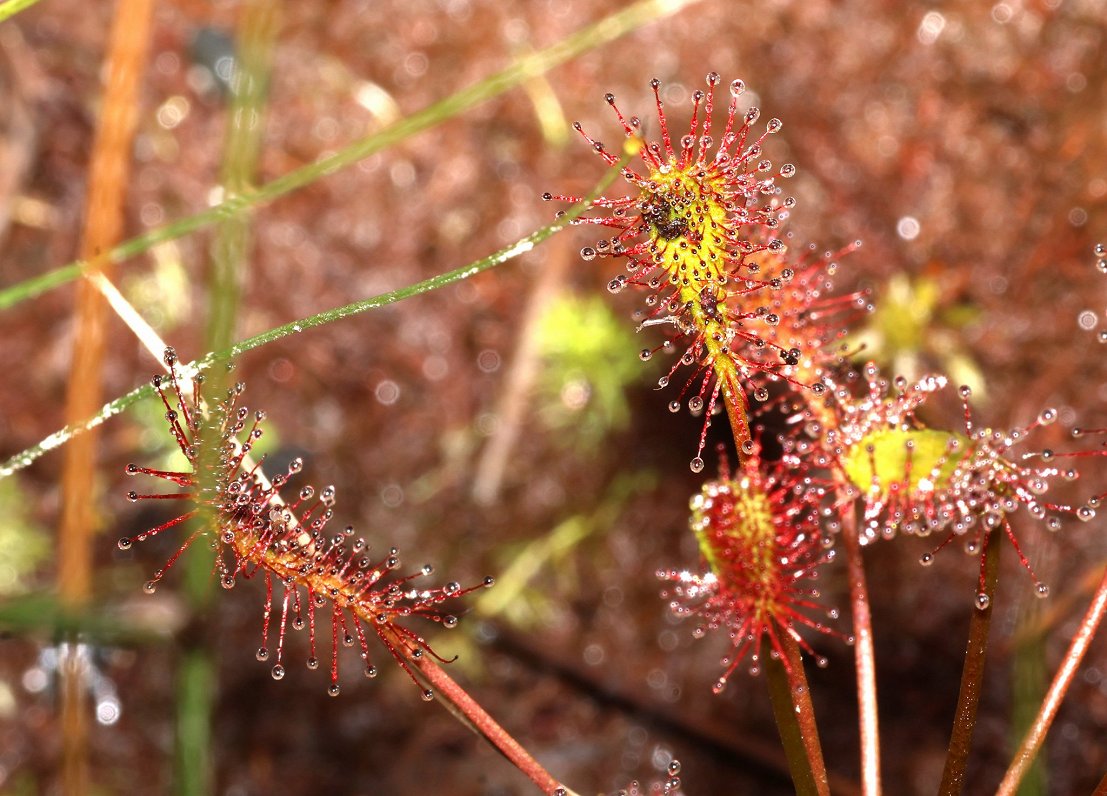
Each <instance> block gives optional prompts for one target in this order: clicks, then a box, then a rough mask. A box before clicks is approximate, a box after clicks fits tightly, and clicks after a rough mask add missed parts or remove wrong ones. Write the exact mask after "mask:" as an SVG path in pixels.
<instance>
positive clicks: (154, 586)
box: [142, 509, 1094, 594]
mask: <svg viewBox="0 0 1107 796" xmlns="http://www.w3.org/2000/svg"><path fill="white" fill-rule="evenodd" d="M1089 510H1090V509H1089ZM1093 513H1094V512H1093ZM142 590H143V591H144V592H146V593H147V594H153V593H154V592H156V591H157V590H158V583H157V581H154V580H148V581H146V582H145V583H143V584H142Z"/></svg>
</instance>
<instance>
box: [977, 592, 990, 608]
mask: <svg viewBox="0 0 1107 796" xmlns="http://www.w3.org/2000/svg"><path fill="white" fill-rule="evenodd" d="M973 604H974V605H975V606H976V607H977V608H979V609H980V610H981V611H983V610H985V609H986V608H987V607H988V606H989V605H991V604H992V598H991V597H989V596H988V595H987V594H985V593H984V592H980V593H979V594H977V595H976V599H975V600H974V601H973Z"/></svg>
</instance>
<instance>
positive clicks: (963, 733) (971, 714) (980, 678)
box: [938, 529, 1003, 796]
mask: <svg viewBox="0 0 1107 796" xmlns="http://www.w3.org/2000/svg"><path fill="white" fill-rule="evenodd" d="M1002 541H1003V533H1002V532H1000V531H998V530H994V529H993V530H992V531H991V533H989V534H988V542H987V546H986V547H985V548H984V559H983V561H982V562H981V573H980V574H981V583H980V585H979V587H978V591H977V596H976V600H977V603H976V606H975V608H974V609H973V613H972V618H971V619H970V620H969V643H968V648H967V649H966V650H965V664H964V668H963V669H962V671H961V692H960V693H959V694H958V695H957V711H956V712H955V713H954V716H953V731H952V732H951V733H950V739H949V752H948V754H947V755H946V765H945V770H944V771H943V772H942V784H941V786H940V787H939V788H938V793H939V794H941V796H955V794H959V793H961V790H962V789H963V788H964V787H965V769H966V767H967V765H968V761H969V751H970V749H971V748H972V733H973V729H974V728H975V727H976V711H977V708H978V707H979V706H980V691H981V687H982V685H983V683H984V659H985V656H986V654H987V652H988V631H989V629H990V628H991V625H992V608H993V605H994V602H995V599H994V598H995V591H996V582H997V581H998V580H999V551H1000V550H1001V549H1002V544H1001V543H1002ZM984 596H986V597H987V601H986V602H985V601H984V600H982V597H984ZM982 604H983V605H984V607H983V608H981V607H980V606H981V605H982Z"/></svg>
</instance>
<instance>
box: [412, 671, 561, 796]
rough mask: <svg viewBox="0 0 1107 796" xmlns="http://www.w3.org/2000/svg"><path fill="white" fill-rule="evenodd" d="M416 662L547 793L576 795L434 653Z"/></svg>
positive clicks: (436, 687)
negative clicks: (555, 777)
mask: <svg viewBox="0 0 1107 796" xmlns="http://www.w3.org/2000/svg"><path fill="white" fill-rule="evenodd" d="M412 663H414V664H415V666H417V667H418V669H419V671H420V672H421V673H422V675H423V676H424V677H425V678H426V679H427V682H428V683H429V684H430V685H431V687H432V688H433V689H434V692H435V696H436V697H439V698H443V699H444V701H445V703H446V706H447V708H450V709H451V712H454V710H453V709H456V712H457V713H460V714H461V717H463V721H464V723H465V724H467V725H468V726H469V727H470V728H471V729H472V730H473V731H474V732H476V733H477V734H478V735H480V736H481V737H483V738H484V739H485V740H486V741H488V742H489V743H490V744H492V745H493V746H494V747H496V749H498V750H499V752H500V754H502V755H503V756H504V757H506V758H507V759H508V760H509V761H510V762H511V764H512V765H513V766H515V767H516V768H517V769H519V770H520V771H522V772H523V773H524V774H526V775H527V777H529V778H530V780H531V781H532V782H533V783H534V784H535V785H537V786H538V787H539V788H541V789H542V792H543V793H547V794H553V793H554V792H555V791H557V792H558V793H559V794H565V796H570V794H572V791H570V790H569V789H568V788H566V787H565V786H564V785H562V784H561V783H560V782H558V781H557V780H556V779H554V778H553V776H552V775H551V774H550V772H548V771H546V769H544V768H543V767H542V765H541V764H540V763H539V762H538V761H537V760H535V759H534V758H533V757H531V755H530V753H529V752H528V751H527V750H526V749H524V748H523V747H522V745H521V744H520V743H519V742H518V741H516V740H515V738H513V737H512V736H511V734H510V733H508V731H507V730H505V729H504V728H503V727H501V726H500V725H499V724H498V723H497V722H496V720H495V719H493V718H492V717H491V716H489V715H488V713H487V712H486V711H485V710H484V708H482V707H481V706H480V705H478V704H477V702H476V700H474V699H473V698H472V697H471V696H469V694H468V692H466V691H465V689H464V688H462V687H461V686H460V685H458V684H457V682H456V681H455V680H454V679H453V678H452V677H450V676H449V675H448V674H446V672H445V670H443V669H442V667H441V666H439V665H438V664H437V663H435V662H434V661H433V660H431V659H430V656H428V655H424V656H422V657H421V658H419V659H417V660H414V661H412Z"/></svg>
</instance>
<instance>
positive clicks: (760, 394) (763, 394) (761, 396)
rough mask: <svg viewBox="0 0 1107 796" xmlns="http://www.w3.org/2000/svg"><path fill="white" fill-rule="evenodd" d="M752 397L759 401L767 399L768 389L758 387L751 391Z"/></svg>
mask: <svg viewBox="0 0 1107 796" xmlns="http://www.w3.org/2000/svg"><path fill="white" fill-rule="evenodd" d="M753 397H754V398H756V399H757V400H759V401H767V400H769V391H768V390H766V389H765V388H764V387H758V388H757V389H756V390H754V391H753Z"/></svg>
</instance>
